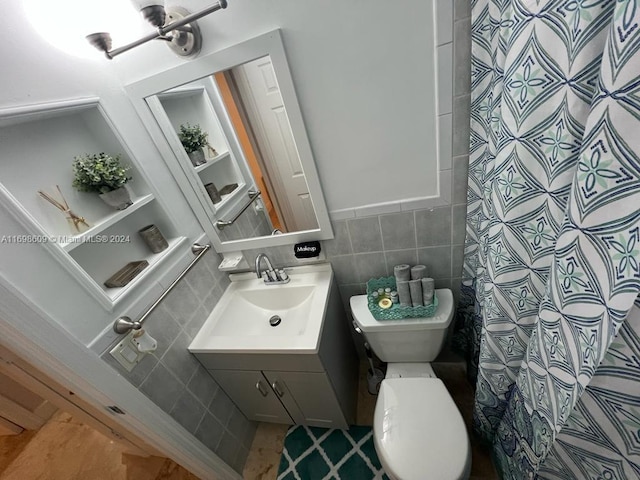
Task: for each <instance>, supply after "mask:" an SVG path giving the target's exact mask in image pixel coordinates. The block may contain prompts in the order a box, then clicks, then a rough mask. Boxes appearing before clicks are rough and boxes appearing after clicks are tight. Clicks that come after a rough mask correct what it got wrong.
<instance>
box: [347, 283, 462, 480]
mask: <svg viewBox="0 0 640 480" xmlns="http://www.w3.org/2000/svg"><path fill="white" fill-rule="evenodd" d="M436 295H437V297H438V310H437V312H436V315H434V316H433V317H429V318H408V319H406V320H383V321H379V320H376V319H375V318H373V315H371V312H370V311H369V308H368V307H367V296H366V295H357V296H354V297H351V300H350V303H351V312H352V313H353V318H354V320H355V323H356V324H357V326H358V327H359V328H360V330H362V333H363V334H364V335H365V337H366V338H367V341H368V342H369V345H370V346H371V348H372V349H373V351H374V352H375V353H376V355H377V356H378V357H379V358H380V360H383V361H385V362H387V363H388V365H387V374H386V376H385V379H384V380H383V381H382V384H381V386H380V392H379V394H378V401H377V402H376V409H375V414H374V419H373V437H374V444H375V448H376V452H377V453H378V457H379V458H380V463H382V466H383V467H384V470H385V472H386V474H387V475H388V476H389V478H391V479H392V480H430V479H433V480H462V479H467V478H468V477H469V473H470V470H471V447H470V444H469V437H468V435H467V430H466V428H465V425H464V421H463V419H462V415H461V414H460V411H459V410H458V407H456V405H455V403H454V402H453V399H452V398H451V395H450V394H449V392H448V391H447V389H446V388H445V386H444V383H442V380H440V379H439V378H437V377H436V375H435V373H434V372H433V369H432V368H431V365H430V364H429V363H428V362H431V361H433V360H434V359H435V358H436V356H437V355H438V354H439V353H440V350H441V349H442V346H443V344H444V342H445V339H446V335H447V327H448V326H449V324H450V323H451V319H452V318H453V295H452V293H451V290H448V289H439V290H436Z"/></svg>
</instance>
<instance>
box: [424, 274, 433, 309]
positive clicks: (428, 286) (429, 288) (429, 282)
mask: <svg viewBox="0 0 640 480" xmlns="http://www.w3.org/2000/svg"><path fill="white" fill-rule="evenodd" d="M421 282H422V301H423V302H424V304H425V305H431V304H432V303H433V294H434V293H435V290H436V281H435V280H434V279H433V278H423V279H422V280H421Z"/></svg>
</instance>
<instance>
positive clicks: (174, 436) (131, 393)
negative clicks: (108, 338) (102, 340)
mask: <svg viewBox="0 0 640 480" xmlns="http://www.w3.org/2000/svg"><path fill="white" fill-rule="evenodd" d="M0 345H2V346H4V347H5V348H6V349H8V350H9V351H11V352H13V353H14V354H15V355H17V356H18V357H19V358H21V359H23V360H24V361H25V362H26V363H28V364H30V365H32V366H33V367H34V368H35V369H36V370H38V371H40V372H42V374H43V375H44V377H49V378H50V379H51V380H53V381H54V382H56V383H58V384H59V385H61V386H63V387H64V388H66V389H68V390H69V392H73V395H75V396H77V397H78V398H79V399H80V400H81V401H83V402H86V403H87V404H88V405H90V406H92V407H93V408H94V410H95V411H96V412H104V414H105V417H106V416H108V417H109V419H110V420H111V421H112V422H115V423H117V424H118V428H119V430H120V431H122V432H128V433H129V434H130V435H131V436H132V437H139V438H143V439H145V441H146V442H147V443H148V444H149V445H150V446H151V447H153V448H155V449H156V450H157V451H158V452H160V453H162V454H163V455H165V456H166V457H167V458H170V459H172V460H173V461H175V462H176V463H178V464H180V465H182V466H183V467H184V468H186V469H187V470H189V471H190V472H192V473H193V474H195V475H197V476H199V477H200V478H202V479H209V478H211V479H214V478H215V479H225V480H226V479H230V480H239V479H241V478H242V477H241V476H240V475H239V474H238V473H237V472H236V471H235V470H233V469H232V468H231V467H230V466H229V465H227V464H226V463H225V462H224V461H223V460H222V459H221V458H220V457H218V456H217V455H216V454H214V453H213V452H212V451H211V450H209V449H208V448H206V447H205V446H204V445H203V444H202V443H200V442H199V441H198V440H197V439H196V438H195V437H194V436H193V435H191V434H190V433H189V432H187V431H186V430H185V429H184V428H183V427H182V426H181V425H180V424H178V423H177V422H176V421H175V420H173V419H172V418H171V417H170V416H169V415H168V414H166V413H165V412H164V411H163V410H162V409H160V407H158V406H157V405H156V404H155V403H153V402H152V401H151V400H149V399H148V398H147V397H146V396H144V394H142V393H141V392H140V391H139V390H137V389H136V388H135V387H134V386H133V385H131V384H130V383H129V382H128V381H127V380H125V379H124V378H123V377H122V376H121V375H119V374H118V373H117V372H116V371H115V370H113V369H112V368H111V367H110V366H109V365H107V364H106V363H105V362H104V361H103V360H102V359H101V358H100V357H99V356H98V355H97V354H96V353H95V352H93V351H91V350H90V349H89V348H87V347H86V346H85V345H83V344H82V343H80V342H79V341H78V340H77V339H75V338H74V337H72V336H71V334H70V333H69V332H68V331H66V330H65V329H64V328H62V326H61V325H60V324H59V323H57V322H56V321H55V320H54V319H52V318H51V317H49V316H48V315H47V314H46V313H45V312H44V311H42V309H40V308H39V307H38V306H37V305H35V304H34V303H33V302H31V301H30V300H29V299H28V298H26V297H25V296H24V295H23V294H22V293H21V292H19V291H18V290H17V289H16V288H15V287H13V285H11V284H10V283H9V282H8V281H7V280H6V278H5V277H4V276H2V275H1V274H0ZM0 361H6V360H3V359H1V358H0ZM108 406H117V407H118V408H120V409H121V410H122V411H123V412H124V414H116V413H114V412H112V411H111V410H109V409H108Z"/></svg>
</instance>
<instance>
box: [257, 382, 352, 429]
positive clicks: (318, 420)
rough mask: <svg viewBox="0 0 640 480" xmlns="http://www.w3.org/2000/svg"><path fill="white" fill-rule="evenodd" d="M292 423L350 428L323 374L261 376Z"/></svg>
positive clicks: (329, 383)
mask: <svg viewBox="0 0 640 480" xmlns="http://www.w3.org/2000/svg"><path fill="white" fill-rule="evenodd" d="M263 373H264V375H265V377H266V378H267V379H268V380H269V384H270V385H271V387H272V389H273V391H274V392H275V393H276V395H278V397H280V401H282V403H283V404H284V406H285V407H286V408H287V410H288V411H289V413H290V414H291V417H292V418H293V420H294V421H295V423H298V424H303V425H311V426H314V427H327V428H349V426H348V425H347V420H346V419H345V417H344V414H343V413H342V409H341V408H340V403H339V402H338V399H337V397H336V395H335V392H334V391H333V387H332V385H331V382H330V381H329V379H328V378H327V375H326V374H325V373H308V372H273V371H271V372H263Z"/></svg>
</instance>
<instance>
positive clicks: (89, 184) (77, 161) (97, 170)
mask: <svg viewBox="0 0 640 480" xmlns="http://www.w3.org/2000/svg"><path fill="white" fill-rule="evenodd" d="M130 168H131V167H130V166H128V165H122V164H121V163H120V155H116V156H115V157H112V156H111V155H107V154H106V153H104V152H101V153H92V154H87V153H85V154H84V155H79V156H77V157H74V160H73V177H74V178H73V186H74V188H76V189H77V190H79V191H81V192H97V193H107V192H111V191H112V190H117V189H118V188H120V187H122V186H123V185H124V184H125V183H127V182H128V181H129V180H131V177H129V176H127V171H129V169H130Z"/></svg>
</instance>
